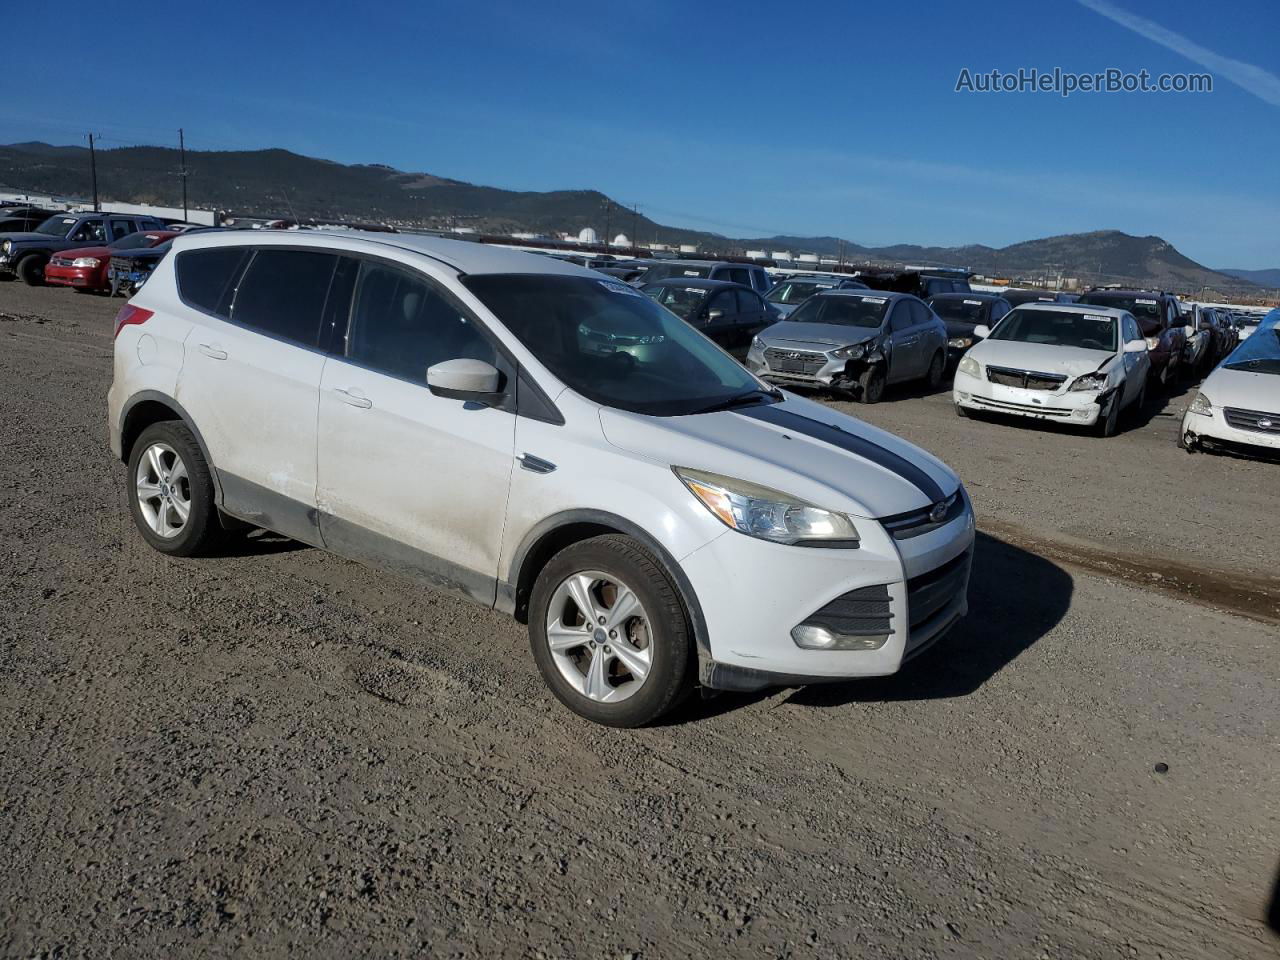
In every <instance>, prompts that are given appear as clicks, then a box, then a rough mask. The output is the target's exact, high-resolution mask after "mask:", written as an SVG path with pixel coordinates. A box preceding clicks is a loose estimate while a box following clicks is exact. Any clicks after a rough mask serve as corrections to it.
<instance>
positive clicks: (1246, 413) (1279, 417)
mask: <svg viewBox="0 0 1280 960" xmlns="http://www.w3.org/2000/svg"><path fill="white" fill-rule="evenodd" d="M1222 415H1223V416H1224V417H1225V418H1226V421H1227V426H1230V427H1235V428H1236V429H1237V430H1252V431H1254V432H1255V433H1280V413H1263V412H1262V411H1261V410H1241V409H1239V408H1238V407H1223V408H1222Z"/></svg>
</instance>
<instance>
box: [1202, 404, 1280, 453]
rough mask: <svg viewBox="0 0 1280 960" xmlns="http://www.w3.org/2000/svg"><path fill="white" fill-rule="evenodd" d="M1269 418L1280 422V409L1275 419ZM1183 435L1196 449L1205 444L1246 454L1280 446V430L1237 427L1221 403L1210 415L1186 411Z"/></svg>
mask: <svg viewBox="0 0 1280 960" xmlns="http://www.w3.org/2000/svg"><path fill="white" fill-rule="evenodd" d="M1267 419H1271V420H1272V422H1273V423H1276V424H1280V413H1277V414H1276V415H1275V417H1274V419H1272V418H1267ZM1182 438H1183V442H1184V444H1186V446H1188V447H1190V448H1193V449H1194V448H1195V447H1203V448H1205V449H1207V450H1214V449H1220V450H1225V451H1227V452H1230V453H1243V454H1246V455H1248V454H1250V453H1254V452H1261V451H1268V450H1280V430H1261V429H1248V430H1242V429H1240V428H1239V427H1233V426H1232V425H1231V424H1229V423H1228V422H1227V419H1226V415H1225V411H1224V410H1223V408H1222V407H1218V406H1215V407H1214V408H1213V411H1212V412H1211V413H1210V414H1208V415H1207V416H1206V415H1205V414H1200V413H1192V412H1191V411H1190V410H1187V412H1186V413H1184V414H1183V415H1182Z"/></svg>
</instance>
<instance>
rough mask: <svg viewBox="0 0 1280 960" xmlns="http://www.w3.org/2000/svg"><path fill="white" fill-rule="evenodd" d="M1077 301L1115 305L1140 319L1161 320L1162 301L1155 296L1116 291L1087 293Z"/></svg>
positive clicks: (1106, 305)
mask: <svg viewBox="0 0 1280 960" xmlns="http://www.w3.org/2000/svg"><path fill="white" fill-rule="evenodd" d="M1076 303H1090V304H1093V305H1094V306H1095V307H1115V308H1116V309H1117V310H1128V311H1129V312H1130V313H1132V314H1133V315H1134V316H1135V317H1137V318H1138V319H1139V320H1155V321H1156V322H1157V323H1159V322H1160V321H1161V315H1160V301H1159V300H1157V299H1155V298H1154V297H1136V296H1125V295H1124V294H1114V293H1086V294H1085V295H1084V296H1083V297H1081V298H1080V299H1079V300H1077V301H1076Z"/></svg>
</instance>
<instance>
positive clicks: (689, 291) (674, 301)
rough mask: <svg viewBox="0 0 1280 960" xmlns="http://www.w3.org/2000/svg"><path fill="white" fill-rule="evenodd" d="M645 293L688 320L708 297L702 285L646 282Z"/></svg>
mask: <svg viewBox="0 0 1280 960" xmlns="http://www.w3.org/2000/svg"><path fill="white" fill-rule="evenodd" d="M640 289H641V290H642V291H644V295H645V296H646V297H649V299H651V300H653V301H654V302H655V303H660V304H662V305H663V306H664V307H666V308H667V309H668V310H670V311H671V312H672V313H674V314H675V315H676V316H677V317H679V318H680V319H681V320H688V319H689V318H690V317H691V316H693V314H694V312H695V311H696V310H697V309H698V307H699V306H700V305H701V304H702V301H703V300H705V299H706V296H707V293H708V291H706V290H703V289H702V288H700V287H680V286H675V285H671V286H668V285H667V284H665V283H646V284H645V285H644V286H643V287H641V288H640Z"/></svg>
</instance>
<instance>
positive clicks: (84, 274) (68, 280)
mask: <svg viewBox="0 0 1280 960" xmlns="http://www.w3.org/2000/svg"><path fill="white" fill-rule="evenodd" d="M94 274H95V271H94V269H93V268H92V267H56V266H54V265H53V264H49V265H48V266H46V267H45V268H44V282H45V283H49V284H53V285H54V286H58V287H86V288H93V287H96V286H98V283H97V278H96V277H95V275H94Z"/></svg>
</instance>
